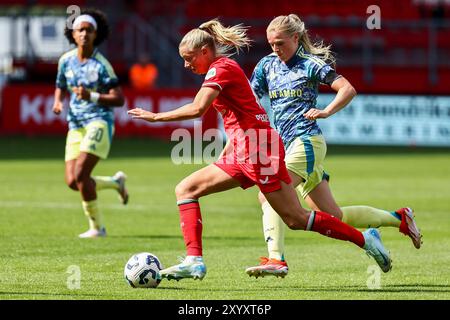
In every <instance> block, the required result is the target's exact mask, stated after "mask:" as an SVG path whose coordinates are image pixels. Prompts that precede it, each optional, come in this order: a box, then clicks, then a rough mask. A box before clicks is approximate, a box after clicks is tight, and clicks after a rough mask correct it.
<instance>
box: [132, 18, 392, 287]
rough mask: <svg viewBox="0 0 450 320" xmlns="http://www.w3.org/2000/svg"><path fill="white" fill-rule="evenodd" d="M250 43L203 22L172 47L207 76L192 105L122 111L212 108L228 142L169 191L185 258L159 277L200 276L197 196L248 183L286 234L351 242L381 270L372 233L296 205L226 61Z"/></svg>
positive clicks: (263, 126)
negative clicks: (175, 207) (173, 196)
mask: <svg viewBox="0 0 450 320" xmlns="http://www.w3.org/2000/svg"><path fill="white" fill-rule="evenodd" d="M249 45H250V39H249V38H248V37H247V35H246V28H245V27H243V26H241V25H236V26H232V27H224V26H223V25H222V24H221V23H220V22H219V21H217V20H211V21H208V22H205V23H203V24H202V25H201V26H200V27H199V28H196V29H193V30H191V31H189V32H188V33H187V34H186V35H185V36H184V38H183V39H182V41H181V43H180V45H179V52H180V55H181V57H182V58H183V59H184V61H185V63H184V66H185V68H187V69H189V70H191V71H192V72H194V73H196V74H200V75H203V74H206V76H205V80H204V82H203V84H202V87H201V89H200V90H199V91H198V93H197V95H196V96H195V98H194V101H193V102H192V103H189V104H186V105H184V106H182V107H180V108H178V109H175V110H172V111H168V112H161V113H153V112H149V111H146V110H143V109H141V108H136V109H132V110H129V111H128V113H129V114H130V115H131V116H132V118H133V119H143V120H146V121H149V122H158V121H179V120H186V119H194V118H198V117H201V116H202V115H203V114H204V113H205V112H206V111H207V110H208V108H209V107H210V106H213V107H214V108H215V109H216V110H217V111H218V112H219V113H220V114H221V115H222V117H223V121H224V127H225V131H226V133H227V137H228V143H227V146H226V147H225V149H224V152H222V155H221V156H220V157H219V159H218V160H217V161H216V162H215V163H214V164H211V165H208V166H207V167H205V168H202V169H200V170H198V171H196V172H194V173H192V174H191V175H190V176H188V177H187V178H185V179H183V180H182V181H181V182H180V183H179V184H178V185H177V186H176V188H175V193H176V197H177V204H178V208H179V212H180V220H181V229H182V232H183V237H184V242H185V245H186V250H187V256H186V258H185V259H184V260H183V261H182V262H181V263H180V264H177V265H174V266H172V267H169V268H166V269H163V270H161V272H160V274H161V276H162V277H163V278H167V279H169V280H170V279H176V280H179V279H183V278H194V279H203V278H204V276H205V275H206V265H205V263H204V261H203V252H202V229H203V223H202V217H201V212H200V206H199V198H200V197H202V196H206V195H208V194H212V193H216V192H221V191H225V190H229V189H232V188H235V187H239V186H240V187H242V188H243V189H245V188H248V187H251V186H254V185H257V186H258V187H259V189H260V190H261V192H262V193H263V194H264V196H265V197H266V199H267V201H268V202H269V203H270V205H271V206H272V208H273V209H274V210H275V211H276V212H277V213H278V214H279V215H280V217H281V218H282V219H283V221H284V223H285V224H286V225H287V226H288V227H289V228H290V229H294V230H307V231H315V232H318V233H320V234H323V235H326V236H328V237H331V238H335V239H340V240H345V241H350V242H353V243H354V244H356V245H357V246H359V247H361V248H363V249H364V250H366V252H367V253H368V254H369V255H370V256H372V257H373V258H374V259H375V261H376V262H377V263H378V265H379V266H380V268H381V269H382V270H383V271H384V272H388V271H389V270H390V269H391V259H390V256H389V253H388V251H387V250H386V249H385V248H384V247H383V244H382V242H381V239H380V236H379V233H378V231H377V230H376V229H368V230H366V231H365V232H364V233H361V232H360V231H358V230H356V229H355V228H353V227H351V226H349V225H347V224H345V223H343V222H341V221H340V220H338V219H337V218H335V217H333V216H331V215H329V214H328V213H326V212H321V211H307V210H305V209H304V208H302V207H301V205H300V202H299V200H298V197H297V194H296V192H295V189H294V188H293V186H292V183H291V179H290V177H289V174H288V172H287V169H286V165H285V163H284V146H283V144H282V142H281V139H280V137H279V136H278V134H277V133H276V131H275V130H274V129H272V128H271V127H270V123H269V119H268V116H267V114H266V113H265V111H264V109H263V108H262V107H261V106H260V105H259V102H258V100H257V98H256V96H255V94H254V92H253V91H252V89H251V87H250V83H249V81H248V79H247V77H246V76H245V73H244V71H243V70H242V69H241V68H240V66H239V65H238V64H237V63H236V62H235V61H234V60H232V59H230V58H229V57H230V56H231V55H232V54H230V51H232V50H234V51H235V52H239V50H240V49H241V48H243V47H249Z"/></svg>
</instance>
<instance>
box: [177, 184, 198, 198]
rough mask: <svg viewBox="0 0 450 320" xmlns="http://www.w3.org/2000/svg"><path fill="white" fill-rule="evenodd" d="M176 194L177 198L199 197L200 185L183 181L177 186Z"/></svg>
mask: <svg viewBox="0 0 450 320" xmlns="http://www.w3.org/2000/svg"><path fill="white" fill-rule="evenodd" d="M175 195H176V197H177V200H184V199H197V198H198V187H196V186H195V185H192V184H190V183H188V182H186V181H181V182H180V183H179V184H177V186H176V187H175Z"/></svg>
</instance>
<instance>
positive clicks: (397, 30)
mask: <svg viewBox="0 0 450 320" xmlns="http://www.w3.org/2000/svg"><path fill="white" fill-rule="evenodd" d="M71 5H76V6H79V7H80V8H82V9H83V8H86V7H95V8H99V9H101V10H103V11H104V12H105V13H106V14H107V16H108V19H109V23H110V27H111V35H110V38H109V40H108V41H107V42H106V43H104V44H102V46H101V48H100V50H101V52H102V53H104V55H105V56H106V57H107V59H108V60H109V61H110V62H111V63H112V65H113V67H114V70H115V71H116V73H117V75H118V76H119V78H120V81H121V83H122V85H123V86H129V85H130V82H131V79H130V69H131V67H132V66H133V64H134V63H136V62H137V61H140V60H142V57H143V56H146V57H147V60H148V61H147V62H149V61H150V62H151V63H153V64H154V65H155V67H156V69H157V71H156V72H157V78H156V79H155V80H154V82H153V87H156V88H196V87H198V85H199V84H200V83H201V81H202V78H201V77H198V76H196V75H193V74H191V73H190V72H187V71H186V70H184V69H183V61H182V59H181V58H180V57H179V55H178V44H179V41H180V40H181V38H182V37H183V35H184V34H185V33H186V32H187V31H189V30H190V29H192V28H195V27H197V26H198V25H200V24H201V23H202V22H204V21H207V20H209V19H212V18H216V17H218V18H220V20H221V21H222V22H223V23H224V24H225V25H234V24H238V23H243V24H244V25H246V26H249V35H250V37H251V38H252V39H253V40H254V44H253V46H252V48H251V49H250V51H249V52H243V53H241V54H240V55H239V56H237V57H236V59H237V60H238V62H239V63H240V64H241V66H242V67H243V68H244V70H245V72H246V73H247V75H248V76H250V75H251V72H252V70H253V68H254V66H255V65H256V63H257V62H258V61H259V60H260V59H261V58H262V57H263V56H264V55H266V54H269V53H270V52H271V50H270V47H269V45H268V44H267V40H266V34H265V30H266V27H267V25H268V23H269V22H270V21H271V20H272V19H273V18H274V17H275V16H278V15H282V14H284V15H285V14H289V13H296V14H298V15H299V16H300V17H301V18H302V19H303V20H304V22H305V24H306V27H307V29H308V30H309V33H310V35H311V37H312V38H313V39H314V40H316V41H320V40H323V41H324V42H325V43H329V44H332V50H333V51H334V52H335V53H336V57H337V71H338V72H339V73H341V74H343V75H345V76H346V77H347V78H349V79H350V80H351V81H352V82H353V83H354V84H355V86H356V87H357V89H358V92H360V93H396V94H438V95H440V94H448V93H449V91H450V90H449V86H448V83H450V0H396V1H391V0H384V1H383V0H336V1H333V0H302V1H292V0H290V1H284V0H277V1H273V0H245V1H244V0H227V1H223V2H217V1H205V0H171V1H161V0H131V1H130V0H127V1H125V0H81V1H74V0H58V1H57V0H2V1H1V3H0V33H1V35H2V36H1V37H0V74H1V80H0V87H1V84H3V85H4V84H5V83H21V82H26V83H28V84H30V83H47V84H51V83H54V81H55V74H56V70H57V62H58V59H59V57H60V56H61V54H62V53H63V52H65V51H67V50H68V49H69V48H70V46H69V44H68V42H67V40H66V39H65V37H64V34H63V30H64V26H65V23H66V21H67V18H68V16H69V15H70V12H68V8H69V7H70V6H71ZM371 5H377V6H378V7H379V8H380V14H381V25H380V27H381V28H380V29H369V28H368V27H367V19H368V18H369V17H370V16H371V14H372V13H373V12H367V11H368V8H369V6H371Z"/></svg>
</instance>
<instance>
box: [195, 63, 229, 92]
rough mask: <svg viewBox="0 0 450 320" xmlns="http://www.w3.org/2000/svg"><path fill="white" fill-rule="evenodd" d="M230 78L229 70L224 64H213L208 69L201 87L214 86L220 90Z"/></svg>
mask: <svg viewBox="0 0 450 320" xmlns="http://www.w3.org/2000/svg"><path fill="white" fill-rule="evenodd" d="M231 78H232V74H231V72H230V71H229V70H228V69H227V68H225V66H221V65H215V66H213V67H212V68H211V69H209V70H208V73H207V74H206V76H205V80H204V81H203V84H202V87H210V88H215V89H217V90H219V91H222V90H223V89H224V88H225V87H226V86H227V85H228V83H229V82H230V80H231Z"/></svg>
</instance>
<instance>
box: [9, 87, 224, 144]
mask: <svg viewBox="0 0 450 320" xmlns="http://www.w3.org/2000/svg"><path fill="white" fill-rule="evenodd" d="M54 90H55V88H54V87H53V86H51V85H9V86H6V87H4V88H3V91H2V100H1V109H0V134H25V135H59V134H65V133H66V132H67V122H66V113H65V112H64V114H61V115H55V114H54V113H53V112H52V106H53V93H54ZM195 93H196V91H195V90H152V91H148V92H137V91H133V90H131V89H127V88H125V89H124V94H125V99H126V102H125V105H124V107H121V108H115V128H116V136H131V135H133V136H136V135H139V136H154V137H160V138H170V136H171V134H172V132H173V130H175V129H177V128H185V129H188V130H189V131H193V130H194V126H199V125H201V128H202V130H203V131H204V130H207V129H209V128H216V127H217V113H216V111H215V110H214V109H213V108H210V110H209V111H208V112H207V113H206V114H205V115H204V116H203V117H202V119H195V120H186V121H174V122H159V123H149V122H146V121H142V120H132V119H131V117H130V116H129V115H128V114H127V110H128V109H132V108H135V107H140V108H143V109H146V110H150V111H153V112H163V111H168V110H173V109H175V108H177V107H180V106H182V105H184V104H186V103H189V102H191V101H192V100H193V98H194V96H195ZM67 104H68V99H67V101H66V108H65V110H67ZM200 121H201V122H200Z"/></svg>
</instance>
